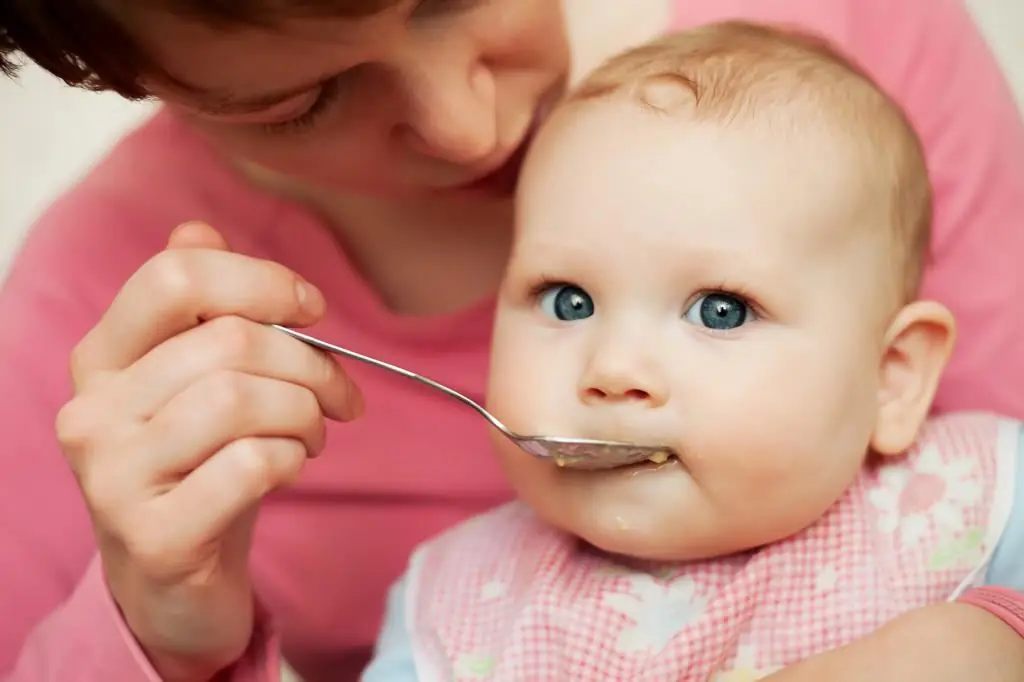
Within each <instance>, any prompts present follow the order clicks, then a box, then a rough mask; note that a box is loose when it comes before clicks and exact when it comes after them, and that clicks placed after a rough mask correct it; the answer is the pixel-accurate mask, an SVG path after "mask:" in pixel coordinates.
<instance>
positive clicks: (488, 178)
mask: <svg viewBox="0 0 1024 682" xmlns="http://www.w3.org/2000/svg"><path fill="white" fill-rule="evenodd" d="M532 140H533V134H532V130H531V131H530V133H527V135H526V137H524V138H523V141H522V142H520V143H519V147H517V148H516V150H515V151H514V152H512V155H511V156H509V158H508V159H507V160H506V161H505V163H503V164H502V165H501V166H499V167H498V168H497V169H495V170H493V171H491V172H490V173H488V174H487V175H485V176H483V177H482V178H478V179H476V180H474V181H472V182H470V183H468V184H465V185H462V186H461V187H459V188H458V189H459V190H462V191H469V192H481V193H485V194H494V195H499V196H507V195H511V194H512V193H513V192H514V191H515V189H516V184H517V183H518V182H519V171H520V170H522V167H523V161H524V160H525V158H526V152H527V151H528V150H529V148H530V142H531V141H532Z"/></svg>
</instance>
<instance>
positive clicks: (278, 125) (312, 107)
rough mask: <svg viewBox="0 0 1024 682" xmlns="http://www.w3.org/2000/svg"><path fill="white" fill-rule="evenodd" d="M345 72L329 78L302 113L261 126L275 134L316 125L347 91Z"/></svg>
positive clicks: (296, 130)
mask: <svg viewBox="0 0 1024 682" xmlns="http://www.w3.org/2000/svg"><path fill="white" fill-rule="evenodd" d="M344 76H345V74H339V75H338V76H335V77H334V78H331V79H330V80H327V81H325V82H324V83H323V85H321V86H320V89H319V91H318V92H317V94H316V97H315V98H314V99H313V101H312V102H311V103H310V104H309V106H307V107H306V108H305V110H303V111H302V112H301V113H299V114H297V115H295V116H292V117H291V118H288V119H286V120H283V121H275V122H273V123H261V124H259V125H260V127H261V128H262V129H263V130H264V131H266V132H268V133H273V134H281V133H294V132H301V131H303V130H308V129H310V128H312V127H314V126H315V125H316V124H317V123H318V122H319V120H320V117H321V116H322V115H323V114H325V113H327V112H328V111H330V109H331V106H332V105H334V103H335V102H337V101H338V100H340V99H341V98H342V96H343V95H344V92H345V87H344V85H345V84H344V82H343V81H344Z"/></svg>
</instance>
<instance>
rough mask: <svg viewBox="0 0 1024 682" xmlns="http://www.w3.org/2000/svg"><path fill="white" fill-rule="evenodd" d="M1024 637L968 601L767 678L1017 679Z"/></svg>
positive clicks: (903, 621) (867, 681)
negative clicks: (966, 603) (965, 603)
mask: <svg viewBox="0 0 1024 682" xmlns="http://www.w3.org/2000/svg"><path fill="white" fill-rule="evenodd" d="M1021 679H1024V640H1022V639H1021V637H1020V636H1019V635H1018V634H1017V633H1016V632H1015V631H1014V630H1013V629H1012V628H1011V627H1009V626H1008V625H1006V623H1004V622H1003V621H1002V620H1000V619H999V618H997V617H995V616H993V615H991V614H989V613H987V612H986V611H984V610H982V609H979V608H976V607H974V606H967V605H964V604H939V605H935V606H929V607H926V608H924V609H918V610H917V611H913V612H911V613H908V614H906V615H904V616H902V617H901V618H898V619H896V620H894V621H892V622H890V623H889V624H887V625H886V626H884V627H883V628H881V629H879V630H878V631H876V632H874V633H873V634H871V635H868V636H867V637H864V638H863V639H860V640H858V641H856V642H854V643H852V644H849V645H847V646H845V647H841V648H839V649H835V650H834V651H830V652H828V653H825V654H821V655H819V656H815V657H813V658H809V659H807V660H806V661H803V662H802V663H798V664H797V665H794V666H791V667H789V668H786V669H785V670H782V671H780V672H778V673H775V674H774V675H771V676H769V677H767V678H764V680H763V682H907V681H908V680H928V682H972V681H973V680H984V681H985V682H1019V680H1021Z"/></svg>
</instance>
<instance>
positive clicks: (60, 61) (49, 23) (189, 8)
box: [0, 0, 398, 99]
mask: <svg viewBox="0 0 1024 682" xmlns="http://www.w3.org/2000/svg"><path fill="white" fill-rule="evenodd" d="M143 1H145V2H147V3H148V5H149V6H148V7H146V8H145V9H146V10H152V11H163V12H168V13H170V14H173V15H177V16H180V17H187V18H189V19H195V20H196V21H199V22H202V23H205V24H207V25H210V26H214V27H218V28H225V29H230V28H239V27H247V26H248V27H257V26H258V27H264V28H266V27H269V26H274V25H275V24H277V23H279V22H281V21H282V20H283V19H285V18H295V17H302V16H311V17H324V16H334V17H344V18H360V17H366V16H370V15H373V14H375V13H377V12H380V11H381V10H383V9H386V8H387V7H390V6H393V5H395V4H396V3H397V2H398V0H0V71H2V72H4V73H6V74H7V75H9V76H13V75H14V74H15V73H16V71H17V70H18V67H19V66H20V65H21V64H22V63H24V61H25V60H28V61H32V62H35V63H36V64H38V65H39V66H41V67H42V68H44V69H46V70H47V71H49V72H50V73H52V74H53V75H55V76H57V77H58V78H60V79H61V80H63V81H64V82H66V83H68V84H69V85H74V86H78V87H83V88H88V89H92V90H113V91H115V92H118V93H120V94H121V95H122V96H124V97H127V98H129V99H143V98H145V97H147V96H148V93H147V92H146V91H145V89H144V88H143V86H142V77H143V76H144V75H145V76H148V77H155V78H160V77H162V76H164V75H165V74H163V73H162V71H161V69H160V67H159V65H158V64H154V63H153V62H152V60H151V59H150V58H149V56H148V55H147V54H146V51H145V49H144V47H143V46H141V45H140V44H139V43H138V41H137V40H136V39H135V38H134V37H133V36H132V35H131V34H130V32H129V31H128V30H127V29H126V28H125V26H124V24H123V23H122V21H121V20H120V19H119V14H118V12H117V6H118V4H119V3H120V2H129V3H132V4H133V6H132V11H137V10H136V7H138V5H135V4H134V3H141V2H143Z"/></svg>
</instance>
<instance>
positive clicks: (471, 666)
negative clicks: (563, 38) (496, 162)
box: [364, 23, 1024, 682]
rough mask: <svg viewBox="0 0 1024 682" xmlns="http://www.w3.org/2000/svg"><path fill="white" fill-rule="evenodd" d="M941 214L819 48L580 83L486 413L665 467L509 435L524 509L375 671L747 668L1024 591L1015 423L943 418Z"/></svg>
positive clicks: (895, 138)
mask: <svg viewBox="0 0 1024 682" xmlns="http://www.w3.org/2000/svg"><path fill="white" fill-rule="evenodd" d="M930 206H931V196H930V188H929V184H928V177H927V171H926V167H925V160H924V158H923V155H922V151H921V146H920V144H919V143H918V140H917V138H916V136H915V134H914V132H913V130H912V129H911V127H910V125H909V124H908V122H907V120H906V119H905V118H904V116H903V114H902V113H901V110H900V108H899V107H898V106H897V105H896V104H895V103H893V102H892V101H891V100H890V99H889V98H888V97H886V95H884V94H883V93H882V92H881V91H880V90H879V89H878V88H877V87H876V86H875V85H874V84H873V83H872V82H871V81H870V80H869V79H868V78H867V77H866V76H865V75H864V74H863V73H862V72H861V71H859V70H858V69H857V68H856V67H854V66H853V65H851V64H849V63H848V62H847V61H845V60H844V59H843V58H841V57H840V56H838V55H837V54H835V53H834V52H833V51H832V50H831V49H830V48H829V47H827V46H826V45H824V44H822V43H820V42H818V41H817V40H815V39H812V38H809V37H806V36H803V35H799V34H794V33H789V32H784V31H781V30H775V29H771V28H767V27H757V26H753V25H748V24H741V23H727V24H720V25H715V26H710V27H705V28H702V29H699V30H694V31H689V32H686V33H682V34H676V35H673V36H670V37H666V38H664V39H661V40H659V41H657V42H654V43H651V44H647V45H645V46H643V47H640V48H638V49H635V50H633V51H631V52H628V53H626V54H623V55H621V56H619V57H617V58H615V59H613V60H612V61H610V62H608V63H607V64H605V65H604V66H603V67H601V68H600V69H598V70H597V71H596V72H595V73H593V74H592V75H591V76H590V77H589V79H588V80H586V82H584V83H583V84H582V85H581V86H580V87H579V88H578V89H577V90H576V91H575V93H574V94H572V96H571V97H570V98H569V99H568V100H567V101H566V102H565V103H564V104H563V105H562V106H561V107H560V108H559V110H558V111H556V112H555V113H554V114H553V116H552V118H551V120H550V122H549V123H548V124H546V126H545V127H544V129H543V130H542V131H541V132H540V134H539V137H538V139H537V140H536V142H535V144H534V146H533V149H532V151H531V153H530V156H529V159H528V160H527V165H526V168H525V169H524V174H523V177H522V180H521V184H520V189H519V203H518V227H517V234H516V241H515V245H514V249H513V254H512V258H511V262H510V264H509V266H508V272H507V276H506V279H505V282H504V285H503V288H502V291H501V294H500V300H499V306H498V315H497V321H496V326H495V334H494V351H493V365H492V374H491V378H490V391H489V405H490V407H491V408H492V409H493V410H494V412H495V413H496V414H497V415H498V417H499V418H500V419H502V420H503V421H505V423H507V424H508V426H510V427H511V428H512V429H514V430H516V431H518V432H521V433H540V434H553V435H565V436H581V437H594V438H605V439H613V440H626V441H634V442H640V443H648V444H665V445H668V446H670V447H672V448H674V449H675V451H676V452H677V453H678V457H677V458H672V459H669V460H668V461H666V462H664V463H653V462H652V463H648V464H643V465H638V466H630V467H626V468H620V469H613V470H610V471H602V472H589V471H579V470H571V469H567V468H559V467H558V466H555V465H554V464H551V463H548V462H545V461H541V460H537V459H534V458H533V457H531V456H530V455H527V454H525V453H524V452H522V451H520V450H519V449H517V448H516V447H515V446H514V445H513V444H511V443H509V442H508V441H506V440H503V439H501V438H500V437H499V438H498V439H497V440H496V447H497V452H498V456H499V457H500V459H501V462H502V464H503V466H504V469H505V471H506V472H507V475H508V477H509V479H510V481H511V483H512V485H513V486H514V488H515V490H516V491H517V492H518V495H519V498H520V501H519V502H516V503H513V504H510V505H508V506H505V507H502V508H499V509H497V510H495V511H493V512H491V513H489V514H486V515H484V516H481V517H477V518H475V519H473V520H470V521H469V522H467V523H465V524H463V525H461V526H460V527H457V528H455V529H453V530H451V531H450V532H448V533H446V534H443V535H442V536H440V537H439V538H436V539H435V540H433V541H431V542H429V543H427V544H425V545H424V546H423V547H422V548H420V550H419V551H418V552H417V553H416V554H415V556H414V557H413V559H412V562H411V565H410V569H409V572H408V574H407V576H406V577H405V579H404V581H403V583H400V584H399V586H398V587H397V588H396V590H395V591H394V593H393V596H392V604H391V606H390V615H389V619H388V623H387V624H386V627H385V633H384V635H383V636H382V638H381V642H380V644H379V646H378V652H377V659H376V661H375V662H374V664H373V665H372V666H371V668H370V670H369V671H368V672H367V674H366V677H365V678H364V679H365V680H367V681H368V682H369V681H370V680H399V679H404V680H414V679H419V680H422V681H423V682H433V681H434V680H458V681H461V680H501V681H509V682H511V681H519V682H521V681H524V680H529V681H530V682H542V681H545V680H630V681H631V680H648V681H655V680H665V681H666V682H668V681H671V682H678V681H680V680H682V681H685V682H704V681H705V680H715V681H717V682H725V681H727V680H728V681H737V682H738V681H740V680H743V681H746V680H754V679H759V678H761V677H764V676H767V675H769V674H771V673H772V672H773V671H776V670H779V669H781V668H783V667H785V666H787V665H790V664H792V663H794V662H797V661H799V660H801V659H803V658H806V657H809V656H811V655H814V654H816V653H819V652H822V651H826V650H830V649H833V648H836V647H839V646H841V645H843V644H845V643H848V642H850V641H853V640H855V639H858V638H860V637H862V636H864V635H866V634H868V633H870V632H871V631H872V630H874V629H877V628H878V627H879V626H880V625H882V624H883V623H885V622H886V621H888V620H891V619H893V618H894V617H896V616H899V615H900V614H902V613H905V612H907V611H909V610H912V609H915V608H918V607H920V606H924V605H927V604H930V603H935V602H939V601H942V600H945V599H948V598H951V597H953V596H955V595H957V594H958V592H959V591H961V590H963V589H964V588H965V587H967V586H970V585H974V584H982V583H987V584H1000V585H1004V586H1009V587H1016V588H1024V570H1021V569H1019V568H1017V566H1018V565H1019V564H1020V563H1021V561H1020V559H1022V558H1024V557H1022V556H1021V555H1020V554H1019V551H1018V549H1019V548H1014V547H1012V546H1011V545H1010V544H1008V543H1013V542H1018V543H1019V542H1020V541H1019V540H1016V539H1014V538H1015V537H1021V536H1022V533H1021V532H1020V531H1019V529H1018V530H1017V531H1008V530H1007V528H1008V526H1009V524H1010V523H1016V524H1018V526H1019V524H1021V523H1024V504H1020V503H1019V501H1018V500H1016V499H1015V495H1014V493H1015V488H1016V487H1017V486H1018V485H1020V484H1019V483H1018V481H1019V480H1021V479H1022V476H1021V474H1020V473H1019V472H1018V470H1017V467H1016V462H1017V459H1018V446H1019V441H1020V438H1019V436H1020V427H1019V425H1018V424H1017V423H1016V422H1011V421H1009V420H1003V419H1000V418H998V417H995V416H989V415H984V414H973V415H951V416H945V417H941V418H936V419H932V420H928V414H929V410H930V407H931V401H932V397H933V394H934V393H935V389H936V386H937V384H938V382H939V379H940V376H941V374H942V370H943V367H944V365H945V363H946V361H947V358H948V356H949V354H950V350H951V347H952V345H953V340H954V323H953V320H952V318H951V315H950V313H949V312H948V311H947V310H946V309H945V308H944V307H943V306H941V305H939V304H938V303H935V302H931V301H923V300H918V298H917V290H918V285H919V281H920V279H921V272H922V262H923V260H924V259H925V258H926V257H927V246H928V231H929V222H930ZM1022 489H1024V488H1022ZM1004 538H1005V539H1004ZM1011 550H1012V551H1011ZM1015 552H1016V553H1017V554H1016V555H1015V556H1011V555H1013V554H1014V553H1015ZM1014 570H1017V573H1018V575H1015V574H1014Z"/></svg>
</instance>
